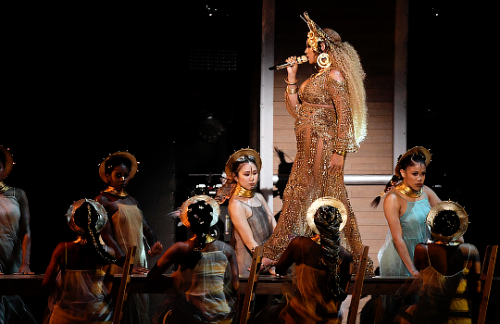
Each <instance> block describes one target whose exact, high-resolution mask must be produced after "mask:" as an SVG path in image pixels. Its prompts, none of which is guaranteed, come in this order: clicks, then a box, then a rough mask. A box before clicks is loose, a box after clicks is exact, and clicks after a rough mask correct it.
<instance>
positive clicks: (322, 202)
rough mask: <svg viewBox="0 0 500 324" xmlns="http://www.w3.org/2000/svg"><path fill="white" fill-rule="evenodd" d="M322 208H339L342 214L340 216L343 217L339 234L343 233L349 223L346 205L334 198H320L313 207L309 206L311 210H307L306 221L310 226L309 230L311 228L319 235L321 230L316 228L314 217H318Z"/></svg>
mask: <svg viewBox="0 0 500 324" xmlns="http://www.w3.org/2000/svg"><path fill="white" fill-rule="evenodd" d="M322 206H332V207H335V208H337V210H338V211H339V213H340V216H342V223H341V224H340V227H339V232H340V231H342V229H343V228H344V226H345V225H346V223H347V210H346V208H345V206H344V204H343V203H342V202H341V201H340V200H338V199H335V198H333V197H321V198H318V199H316V200H315V201H314V202H313V203H312V204H311V206H309V209H308V210H307V214H306V221H307V224H308V225H309V228H311V230H312V231H313V232H314V233H315V234H319V230H318V228H317V227H316V224H315V223H314V215H316V212H317V211H318V209H319V208H320V207H322Z"/></svg>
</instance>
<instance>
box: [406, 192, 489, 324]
mask: <svg viewBox="0 0 500 324" xmlns="http://www.w3.org/2000/svg"><path fill="white" fill-rule="evenodd" d="M468 223H469V219H468V216H467V213H466V212H465V210H464V209H463V208H462V207H461V206H460V205H458V204H457V203H454V202H451V201H447V202H440V203H439V204H437V205H436V206H435V207H433V208H432V210H431V211H430V212H429V215H428V216H427V224H428V226H429V227H430V230H431V234H432V237H433V242H430V243H421V244H418V245H417V247H416V248H415V267H416V268H417V269H418V270H419V271H420V278H419V279H416V280H415V282H414V283H413V284H412V287H413V288H414V289H413V290H410V291H415V290H417V293H418V294H419V300H418V302H417V304H416V305H413V306H411V307H409V308H408V309H407V310H406V311H405V312H402V314H401V316H400V317H399V318H398V319H399V320H400V322H401V323H426V324H433V323H463V324H467V323H476V322H477V318H476V319H474V320H472V318H471V317H475V316H473V314H472V311H473V309H472V308H475V307H474V306H477V305H478V304H476V302H479V297H480V292H481V282H480V275H481V262H480V259H479V252H478V251H477V249H476V247H475V246H474V245H472V244H467V243H460V238H461V237H462V236H463V234H464V233H465V231H466V230H467V226H468ZM471 305H472V306H473V307H471Z"/></svg>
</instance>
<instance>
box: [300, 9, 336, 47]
mask: <svg viewBox="0 0 500 324" xmlns="http://www.w3.org/2000/svg"><path fill="white" fill-rule="evenodd" d="M300 18H302V20H304V21H305V22H306V24H307V27H309V33H307V43H308V44H309V46H311V48H312V49H313V51H314V52H316V53H321V50H320V48H319V43H320V42H323V43H325V46H326V48H325V50H326V51H329V50H331V49H333V41H332V40H331V39H330V37H328V35H327V34H326V33H325V31H324V30H323V29H321V28H320V27H319V26H318V25H317V24H316V23H315V22H314V21H313V20H312V19H311V18H309V14H308V13H307V11H305V12H304V16H300Z"/></svg>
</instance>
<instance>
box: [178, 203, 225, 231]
mask: <svg viewBox="0 0 500 324" xmlns="http://www.w3.org/2000/svg"><path fill="white" fill-rule="evenodd" d="M198 201H204V202H205V203H206V204H208V205H210V207H212V212H211V213H210V215H211V216H212V220H211V221H210V226H214V225H215V224H217V221H218V220H219V214H220V207H219V203H218V202H217V201H216V200H215V199H213V198H212V197H210V196H207V195H197V196H193V197H191V198H189V199H188V200H186V201H185V202H184V203H183V204H182V206H181V222H182V224H184V226H186V227H188V228H189V227H191V224H190V223H189V220H188V209H189V206H190V205H191V204H195V203H197V202H198Z"/></svg>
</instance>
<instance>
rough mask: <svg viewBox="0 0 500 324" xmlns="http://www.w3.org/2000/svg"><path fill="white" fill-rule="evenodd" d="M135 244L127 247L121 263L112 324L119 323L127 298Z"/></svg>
mask: <svg viewBox="0 0 500 324" xmlns="http://www.w3.org/2000/svg"><path fill="white" fill-rule="evenodd" d="M136 250H137V246H131V247H130V248H128V251H127V256H126V258H125V264H124V265H123V273H122V280H121V281H120V290H118V297H117V299H116V305H115V313H114V314H113V324H120V321H121V318H122V315H123V304H124V303H125V301H126V300H127V286H128V283H129V282H130V270H131V269H132V266H133V265H134V262H135V251H136Z"/></svg>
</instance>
